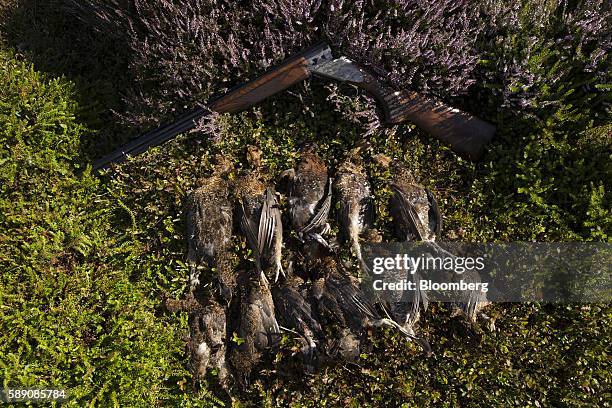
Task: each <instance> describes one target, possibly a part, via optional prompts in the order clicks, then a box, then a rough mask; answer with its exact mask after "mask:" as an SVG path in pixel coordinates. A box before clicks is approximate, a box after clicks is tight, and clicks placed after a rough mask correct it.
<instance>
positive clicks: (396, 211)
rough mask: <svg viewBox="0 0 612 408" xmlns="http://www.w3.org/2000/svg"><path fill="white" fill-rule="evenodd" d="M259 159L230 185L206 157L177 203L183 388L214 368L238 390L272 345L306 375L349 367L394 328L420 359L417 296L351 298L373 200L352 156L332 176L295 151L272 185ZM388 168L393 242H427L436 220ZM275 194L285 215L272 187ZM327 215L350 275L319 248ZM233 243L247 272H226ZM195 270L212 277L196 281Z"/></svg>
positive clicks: (473, 309)
mask: <svg viewBox="0 0 612 408" xmlns="http://www.w3.org/2000/svg"><path fill="white" fill-rule="evenodd" d="M260 156H261V152H260V151H259V150H258V149H257V148H255V147H249V148H248V152H247V157H248V159H249V160H248V161H249V163H250V167H251V170H249V171H246V172H244V173H242V174H241V175H239V176H238V177H233V174H234V168H233V167H232V164H231V161H230V160H229V159H227V158H224V157H220V156H218V157H217V158H216V164H215V166H214V169H213V172H212V174H211V175H210V177H208V178H206V179H204V180H202V182H201V184H200V187H199V188H198V189H196V190H195V191H193V192H192V193H191V194H190V195H189V197H188V199H187V204H186V215H187V234H188V240H189V254H188V261H189V264H190V270H191V275H190V293H189V294H188V295H187V298H186V299H185V300H182V301H168V302H167V306H168V308H169V309H171V310H181V309H182V310H185V311H188V312H189V321H190V337H189V341H188V349H189V352H190V357H191V364H192V369H193V374H194V378H195V379H198V378H201V377H203V376H204V375H206V373H207V371H209V370H214V371H215V372H216V373H217V375H218V378H219V380H220V382H221V384H222V385H224V386H226V387H228V386H232V385H237V386H239V387H241V388H244V387H245V386H246V385H247V384H248V383H249V380H250V377H251V375H252V373H253V372H254V371H255V368H256V367H257V366H258V365H259V364H260V363H262V362H263V361H264V360H265V359H266V357H268V356H270V355H272V354H273V352H274V350H275V349H277V348H278V347H279V346H280V341H281V338H282V336H291V337H293V338H295V340H297V342H298V344H299V345H300V347H299V348H300V352H299V353H300V354H301V359H302V361H303V364H302V367H304V370H306V371H311V372H312V371H314V370H317V369H319V368H320V367H322V366H323V365H325V364H333V363H338V362H343V361H350V360H353V359H356V358H358V356H359V354H360V348H361V347H362V346H363V344H364V342H366V341H367V340H368V333H369V332H371V330H372V329H373V328H374V327H380V326H387V327H391V328H393V330H397V332H398V333H400V335H402V336H404V337H405V338H406V340H407V341H415V342H417V343H418V344H419V345H420V346H421V347H422V348H423V350H424V352H425V353H429V352H430V347H429V344H428V342H427V341H426V339H424V338H422V337H421V336H419V335H418V334H417V323H418V320H419V315H420V312H421V310H423V309H426V308H427V301H428V300H427V294H426V293H424V292H419V291H411V293H410V294H402V293H399V294H398V298H397V300H396V301H393V300H391V301H389V300H385V301H376V300H375V299H374V300H373V299H371V298H369V297H368V296H366V295H365V293H364V292H362V290H361V288H360V278H359V276H362V274H368V273H369V270H368V267H367V265H366V263H365V262H364V260H363V258H362V253H361V252H362V251H361V245H360V242H364V241H365V242H380V241H381V235H380V234H379V233H377V232H376V231H375V230H374V229H373V228H372V225H373V221H374V217H375V212H374V208H373V191H372V187H371V185H370V182H369V179H368V176H367V174H366V171H365V170H364V167H363V164H362V161H361V158H360V154H359V149H355V150H354V151H352V152H351V153H350V154H349V155H348V156H347V158H346V159H345V161H344V162H343V163H342V164H341V165H340V166H339V167H338V168H337V169H336V171H335V175H334V177H331V172H330V170H329V169H328V167H327V165H326V164H325V162H324V161H323V160H322V159H321V158H320V157H319V156H318V155H317V152H316V147H315V146H307V147H305V148H304V149H303V150H302V153H301V158H300V161H299V163H298V164H297V166H296V168H295V169H292V170H288V171H286V172H284V173H283V174H282V176H281V178H280V179H277V180H271V179H270V178H269V177H267V176H266V174H264V172H262V171H260ZM389 165H390V166H392V174H393V175H394V176H393V179H392V181H391V182H390V187H391V188H392V190H393V192H394V194H393V196H392V197H391V199H390V202H389V212H390V214H391V216H392V217H393V222H394V225H395V232H394V233H395V234H396V238H397V239H398V240H400V241H401V240H420V241H434V240H435V239H436V237H437V236H439V234H440V228H441V221H442V220H441V215H440V211H439V210H438V206H437V203H436V200H435V198H434V196H433V194H432V193H431V192H430V191H429V190H427V189H426V188H424V187H423V186H421V185H419V184H418V183H417V182H416V181H415V180H414V178H413V177H412V175H411V173H410V171H409V170H408V169H407V168H405V167H404V166H402V165H401V164H399V163H389ZM280 184H282V186H283V187H282V188H279V190H281V191H283V193H284V194H285V197H286V199H287V200H286V202H287V206H286V213H285V214H282V213H281V209H280V205H279V199H280V194H281V193H279V192H277V191H276V190H277V189H276V188H275V185H280ZM332 205H337V207H336V208H338V216H337V217H336V221H337V222H338V227H339V231H340V234H339V235H341V237H343V239H342V241H341V242H342V244H346V245H350V249H351V252H352V254H353V255H354V256H355V257H356V259H357V260H358V261H359V267H358V268H349V267H347V266H345V264H344V263H343V262H342V261H341V260H340V258H339V257H338V255H337V250H338V245H341V244H338V243H337V242H336V243H334V244H330V242H328V241H329V237H328V235H329V232H330V225H329V222H330V220H329V213H330V209H331V208H332ZM283 220H285V223H284V224H285V225H283ZM234 235H242V236H243V237H244V238H245V239H246V243H247V245H248V247H249V248H250V250H251V251H252V254H253V257H252V258H253V259H254V262H253V263H252V265H250V267H249V268H236V267H235V263H234V259H235V258H234V256H235V255H233V252H234V248H233V247H232V243H233V242H234V240H233V239H232V237H233V236H234ZM241 269H244V270H241ZM355 269H357V270H358V271H357V272H356V271H355ZM202 271H208V272H207V274H206V276H213V278H211V279H210V278H206V279H204V273H202ZM211 271H212V272H211ZM211 280H212V281H211ZM407 295H409V296H407ZM485 303H486V302H485V299H482V298H478V297H477V296H476V295H475V296H474V297H473V298H468V299H466V301H465V302H464V303H461V304H458V306H459V307H460V308H461V309H462V310H463V312H464V313H465V315H466V316H467V317H468V318H469V319H474V318H475V316H476V313H477V311H478V310H479V309H480V307H482V306H483V305H484V304H485Z"/></svg>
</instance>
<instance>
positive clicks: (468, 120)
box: [355, 72, 495, 161]
mask: <svg viewBox="0 0 612 408" xmlns="http://www.w3.org/2000/svg"><path fill="white" fill-rule="evenodd" d="M364 79H365V80H364V81H363V82H359V83H355V85H357V86H359V87H361V88H363V89H365V90H366V91H368V92H369V93H371V94H372V95H373V96H374V97H375V98H376V99H377V100H378V101H379V102H380V104H381V105H382V108H383V111H384V114H385V121H386V122H387V123H390V124H399V123H402V122H404V121H406V120H409V121H410V122H412V123H414V124H415V125H417V126H418V127H419V128H421V129H423V130H424V131H425V132H427V133H429V134H431V135H432V136H434V137H435V138H437V139H439V140H441V141H442V142H444V143H447V144H448V145H450V146H451V148H452V150H453V151H454V152H455V153H457V154H458V155H459V156H461V157H463V158H466V159H469V160H473V161H476V160H479V159H480V158H481V157H482V155H483V154H484V151H485V146H486V145H487V144H488V143H489V141H491V139H492V138H493V136H494V135H495V126H493V125H492V124H490V123H488V122H485V121H483V120H480V119H478V118H476V117H475V116H472V115H470V114H469V113H466V112H463V111H461V110H459V109H456V108H452V107H450V106H448V105H446V104H444V103H443V102H441V101H440V100H437V99H434V98H430V97H426V96H423V95H420V94H419V93H417V92H414V91H408V90H403V91H396V90H394V89H392V88H390V87H388V86H385V85H383V84H381V83H380V81H378V80H377V79H376V78H374V77H373V76H372V75H370V74H368V73H365V72H364Z"/></svg>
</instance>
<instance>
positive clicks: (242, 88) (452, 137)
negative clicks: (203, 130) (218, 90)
mask: <svg viewBox="0 0 612 408" xmlns="http://www.w3.org/2000/svg"><path fill="white" fill-rule="evenodd" d="M311 75H315V76H319V77H323V78H329V79H332V80H337V81H341V82H345V83H349V84H352V85H355V86H357V87H359V88H362V89H364V90H366V91H367V92H369V93H370V94H372V95H373V96H374V97H375V98H376V100H377V101H378V102H379V103H380V104H381V105H382V108H383V112H384V116H385V117H384V120H385V122H386V123H388V124H399V123H401V122H404V121H407V120H408V121H410V122H412V123H414V124H416V125H417V126H418V127H420V128H421V129H423V130H424V131H426V132H427V133H429V134H431V135H432V136H434V137H435V138H437V139H439V140H441V141H443V142H445V143H447V144H448V145H450V147H451V148H452V150H453V151H454V152H455V153H457V154H458V155H460V156H461V157H464V158H467V159H469V160H478V159H479V158H480V157H481V156H482V154H483V153H484V148H485V146H486V144H487V143H488V142H489V141H490V140H491V138H493V135H494V134H495V127H494V126H493V125H491V124H490V123H487V122H484V121H482V120H480V119H478V118H476V117H474V116H472V115H469V114H468V113H465V112H462V111H460V110H459V109H455V108H452V107H450V106H448V105H445V104H444V103H443V102H441V101H439V100H437V99H434V98H430V97H426V96H423V95H420V94H418V93H417V92H414V91H408V90H395V89H393V88H392V87H390V86H387V85H385V84H384V83H383V82H382V81H379V80H378V79H377V78H376V77H375V76H374V75H372V74H371V73H369V72H367V71H366V70H364V69H363V68H361V67H360V66H358V65H357V64H355V63H354V62H353V61H351V60H350V59H348V58H346V57H339V58H333V55H332V52H331V49H330V48H329V46H328V45H327V44H326V43H325V42H321V43H318V44H316V45H314V46H312V47H310V48H308V49H306V50H304V51H302V52H300V53H299V54H297V55H294V56H292V57H290V58H288V59H286V60H285V61H283V62H282V63H281V64H280V65H277V66H275V67H274V68H272V69H270V70H269V71H267V72H266V73H264V74H263V75H261V76H260V77H258V78H257V79H254V80H252V81H249V82H247V83H245V84H242V85H238V86H236V87H234V88H232V89H231V90H230V91H228V92H227V93H226V94H224V95H221V96H219V97H216V98H213V99H212V100H210V101H209V102H208V103H207V104H206V108H197V109H195V110H193V111H191V112H188V113H186V114H184V115H182V116H181V117H179V118H178V119H177V120H175V121H174V122H172V123H170V124H167V125H163V126H161V127H159V128H157V129H155V130H152V131H150V132H147V133H145V134H143V135H141V136H139V137H138V138H136V139H134V140H133V141H131V142H129V143H127V144H125V145H124V146H121V147H120V148H118V149H117V150H115V151H114V152H112V153H110V154H108V155H107V156H105V157H103V158H101V159H99V160H97V161H96V162H95V163H93V169H94V170H98V169H104V168H107V167H108V166H110V164H111V163H120V162H122V161H124V160H126V159H127V158H128V157H129V156H135V155H137V154H140V153H142V152H144V151H146V150H147V149H148V148H150V147H153V146H157V145H159V144H161V143H164V142H165V141H167V140H170V139H172V138H174V137H175V136H177V135H179V134H181V133H183V132H186V131H187V130H189V129H192V128H193V127H195V125H196V123H197V122H198V120H199V119H201V118H203V117H205V116H206V115H208V112H209V111H213V112H218V113H235V112H239V111H242V110H244V109H247V108H250V107H251V106H253V105H255V104H257V103H258V102H260V101H262V100H264V99H265V98H267V97H269V96H271V95H274V94H276V93H278V92H281V91H284V90H285V89H287V88H289V87H290V86H291V85H293V84H296V83H298V82H301V81H303V80H305V79H307V78H309V77H310V76H311Z"/></svg>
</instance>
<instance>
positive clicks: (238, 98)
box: [92, 42, 331, 170]
mask: <svg viewBox="0 0 612 408" xmlns="http://www.w3.org/2000/svg"><path fill="white" fill-rule="evenodd" d="M330 57H331V51H330V50H329V46H328V45H327V44H326V43H324V42H320V43H318V44H316V45H313V46H312V47H310V48H307V49H306V50H303V51H301V52H300V53H298V54H296V55H294V56H292V57H290V58H288V59H286V60H285V61H283V62H282V63H281V64H280V65H277V66H275V67H273V68H272V69H270V70H268V71H267V72H265V73H264V74H262V75H260V76H259V77H258V78H256V79H253V80H251V81H249V82H247V83H244V84H241V85H239V86H236V87H234V88H232V89H231V90H230V91H229V92H227V93H226V94H224V95H222V96H220V97H218V98H215V99H213V100H211V101H209V103H208V109H209V110H210V111H214V112H218V113H235V112H239V111H241V110H244V109H248V108H250V107H251V106H253V105H255V104H257V103H259V102H261V101H262V100H264V99H266V98H267V97H269V96H272V95H274V94H276V93H278V92H281V91H284V90H285V89H287V88H289V87H290V86H291V85H293V84H295V83H297V82H300V81H303V80H304V79H306V78H308V77H309V76H310V69H309V66H310V65H312V64H313V63H316V62H317V61H318V60H319V59H323V60H324V59H329V58H330ZM206 114H207V109H204V108H198V109H195V110H193V111H190V112H187V113H185V114H184V115H182V116H181V117H179V118H178V119H177V120H176V121H174V122H172V123H169V124H166V125H163V126H161V127H159V128H157V129H155V130H152V131H150V132H147V133H145V134H143V135H142V136H139V137H138V138H136V139H135V140H132V141H131V142H129V143H127V144H125V145H123V146H121V147H120V148H118V149H117V150H115V151H113V152H112V153H110V154H108V155H106V156H104V157H102V158H101V159H99V160H97V161H95V162H94V163H93V165H92V167H93V170H100V169H105V168H107V167H109V166H110V165H111V164H112V163H121V162H123V161H125V160H126V159H127V158H128V156H135V155H137V154H140V153H143V152H145V151H146V150H147V149H149V148H150V147H153V146H157V145H159V144H162V143H164V142H166V141H168V140H170V139H172V138H174V137H176V136H177V135H179V134H181V133H184V132H186V131H187V130H190V129H192V128H193V127H195V124H196V122H197V121H198V120H199V119H200V118H202V117H204V116H206Z"/></svg>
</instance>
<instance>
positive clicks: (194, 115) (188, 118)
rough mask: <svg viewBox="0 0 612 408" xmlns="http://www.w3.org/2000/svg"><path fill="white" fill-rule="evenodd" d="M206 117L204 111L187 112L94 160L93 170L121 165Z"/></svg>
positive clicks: (190, 127) (188, 128) (191, 127)
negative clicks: (116, 164) (113, 164)
mask: <svg viewBox="0 0 612 408" xmlns="http://www.w3.org/2000/svg"><path fill="white" fill-rule="evenodd" d="M206 115H207V111H206V109H203V108H198V109H195V110H192V111H190V112H187V113H185V114H183V115H182V116H180V117H179V118H178V119H177V120H175V121H174V122H172V123H168V124H166V125H163V126H160V127H158V128H157V129H155V130H152V131H150V132H147V133H145V134H143V135H141V136H139V137H137V138H136V139H134V140H132V141H131V142H129V143H127V144H125V145H123V146H121V147H120V148H118V149H116V150H115V151H113V152H112V153H110V154H107V155H106V156H104V157H102V158H101V159H98V160H96V161H95V162H94V163H93V164H92V169H93V170H103V169H105V168H108V167H109V166H110V165H111V164H112V163H121V162H123V161H125V160H127V158H128V157H129V156H135V155H137V154H140V153H142V152H144V151H146V150H147V149H149V148H151V147H153V146H157V145H159V144H162V143H164V142H165V141H168V140H170V139H172V138H174V137H176V136H178V135H179V134H181V133H184V132H186V131H188V130H190V129H193V128H194V127H195V124H196V122H197V121H198V120H199V119H200V118H202V117H204V116H206Z"/></svg>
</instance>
